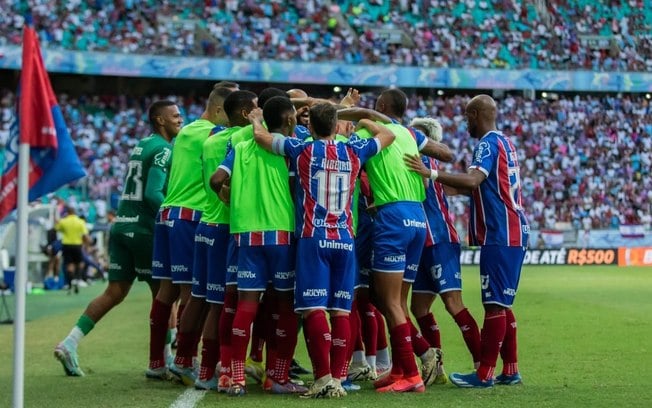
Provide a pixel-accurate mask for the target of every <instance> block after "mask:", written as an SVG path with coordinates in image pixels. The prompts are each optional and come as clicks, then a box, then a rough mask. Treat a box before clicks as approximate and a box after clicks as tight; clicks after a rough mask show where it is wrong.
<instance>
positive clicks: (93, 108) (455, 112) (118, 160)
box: [0, 89, 652, 230]
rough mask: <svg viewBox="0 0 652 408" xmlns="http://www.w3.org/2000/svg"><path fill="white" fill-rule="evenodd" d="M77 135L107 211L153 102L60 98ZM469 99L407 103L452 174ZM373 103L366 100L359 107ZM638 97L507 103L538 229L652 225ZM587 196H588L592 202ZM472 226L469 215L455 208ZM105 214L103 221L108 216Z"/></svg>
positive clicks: (647, 109) (644, 119) (464, 143)
mask: <svg viewBox="0 0 652 408" xmlns="http://www.w3.org/2000/svg"><path fill="white" fill-rule="evenodd" d="M58 98H59V103H60V105H61V107H62V110H63V112H64V116H65V117H66V121H67V123H68V126H69V127H70V133H71V135H72V137H73V139H74V141H75V144H76V146H77V150H78V152H79V155H80V157H81V159H82V161H83V163H84V164H85V166H86V169H87V173H88V179H87V183H86V184H87V186H88V191H87V194H88V197H89V199H91V200H97V201H98V202H102V201H106V200H108V199H110V198H111V195H112V194H113V195H117V194H118V192H119V191H121V189H122V185H121V183H122V181H123V179H124V177H125V171H126V163H127V162H128V157H129V151H130V150H131V148H132V147H133V146H135V145H136V144H137V143H138V141H139V140H140V138H142V137H143V136H144V135H146V134H148V133H149V130H148V127H147V126H148V125H147V117H146V116H147V112H146V108H147V106H148V105H149V103H151V101H152V100H153V99H155V97H154V96H150V97H146V98H135V99H134V98H129V97H126V96H119V97H113V96H92V97H87V96H82V97H71V96H68V95H66V94H59V95H58ZM172 99H174V100H175V101H176V102H177V103H178V104H179V106H180V108H181V109H182V116H183V118H184V121H185V123H189V122H191V121H192V120H194V119H196V118H198V117H199V115H200V114H201V112H202V109H203V106H204V104H205V101H204V100H201V99H192V98H185V97H182V96H175V97H172ZM468 100H469V97H468V96H461V95H456V96H434V97H430V96H429V97H424V96H419V95H417V94H412V95H411V96H410V103H409V106H408V112H407V117H408V118H412V117H416V116H431V117H434V118H437V119H438V120H439V121H440V122H441V124H442V126H443V132H444V139H443V140H444V142H445V143H447V144H448V145H449V146H450V147H451V149H452V150H453V151H454V152H455V153H456V159H457V161H456V163H455V164H454V166H453V167H454V169H455V170H456V171H462V170H463V169H465V168H466V166H467V165H468V163H470V158H471V153H472V145H473V141H472V140H471V139H470V138H469V136H468V133H467V129H466V125H465V122H464V118H463V107H464V105H465V104H466V102H468ZM373 101H374V99H373V97H372V96H369V95H363V97H362V100H361V105H362V106H367V107H370V106H372V104H373ZM0 102H1V103H0V105H1V109H2V111H1V120H2V126H1V127H0V145H2V146H4V145H5V144H6V142H7V138H8V135H9V129H8V127H9V121H10V118H11V107H12V106H13V103H14V94H13V93H11V92H10V91H8V90H6V89H5V90H2V91H0ZM650 105H651V104H650V100H648V99H646V98H644V97H643V96H642V95H641V96H624V97H616V96H614V95H612V96H601V97H595V96H574V97H572V96H564V95H561V96H560V97H559V99H558V100H552V99H545V98H539V99H536V100H528V99H525V98H523V97H521V96H507V97H506V98H505V99H504V100H502V101H500V103H499V105H498V106H499V119H498V120H499V123H500V124H501V126H502V128H503V129H504V131H505V133H507V134H508V135H510V136H513V140H514V142H515V143H516V144H517V145H518V147H519V151H520V153H521V154H523V155H525V157H521V163H522V165H521V172H522V174H521V178H522V183H523V200H524V206H525V209H526V212H527V214H528V220H529V221H530V223H531V226H532V228H533V229H545V228H555V226H556V224H557V223H559V222H562V223H569V224H571V225H572V226H573V228H575V229H578V230H579V229H582V228H584V229H587V228H618V225H620V224H621V223H643V224H644V225H646V226H649V225H650V222H651V221H652V216H651V214H652V211H651V207H652V178H651V177H650V166H651V164H652V137H651V136H652V112H651V109H652V107H651V106H650ZM587 192H591V193H590V194H588V193H587ZM452 202H453V203H455V204H454V213H455V215H456V216H457V217H459V218H460V219H459V221H460V222H462V223H465V222H466V219H465V217H466V215H465V210H464V209H465V205H464V203H463V202H462V201H458V200H453V201H452ZM102 212H104V211H102Z"/></svg>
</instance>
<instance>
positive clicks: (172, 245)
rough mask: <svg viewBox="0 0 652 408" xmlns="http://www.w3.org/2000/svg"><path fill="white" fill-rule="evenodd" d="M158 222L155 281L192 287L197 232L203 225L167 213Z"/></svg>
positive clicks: (154, 259) (163, 213) (154, 260)
mask: <svg viewBox="0 0 652 408" xmlns="http://www.w3.org/2000/svg"><path fill="white" fill-rule="evenodd" d="M165 210H169V209H165ZM156 218H157V219H156V224H155V225H154V254H153V256H152V278H154V279H171V280H172V283H176V284H191V283H192V266H193V261H194V256H193V252H194V243H195V230H196V229H197V224H198V223H199V222H198V221H191V220H184V219H178V218H176V219H175V218H173V216H170V214H168V211H164V210H163V209H161V210H160V211H159V214H158V215H157V217H156Z"/></svg>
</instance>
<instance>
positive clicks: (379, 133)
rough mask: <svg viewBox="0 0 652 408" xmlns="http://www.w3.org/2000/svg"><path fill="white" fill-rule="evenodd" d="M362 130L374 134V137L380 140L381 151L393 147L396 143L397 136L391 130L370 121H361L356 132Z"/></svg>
mask: <svg viewBox="0 0 652 408" xmlns="http://www.w3.org/2000/svg"><path fill="white" fill-rule="evenodd" d="M360 128H365V129H367V130H368V131H370V132H371V133H373V135H374V137H375V138H376V139H378V142H379V143H380V150H382V149H384V148H386V147H387V146H389V145H391V144H392V142H394V139H396V136H395V135H394V133H393V132H392V131H391V130H389V129H388V128H386V127H385V126H383V125H380V124H378V123H376V122H373V121H371V120H369V119H362V120H360V121H359V122H358V126H357V128H356V130H358V129H360Z"/></svg>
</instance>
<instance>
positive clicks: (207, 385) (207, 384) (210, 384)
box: [195, 376, 217, 391]
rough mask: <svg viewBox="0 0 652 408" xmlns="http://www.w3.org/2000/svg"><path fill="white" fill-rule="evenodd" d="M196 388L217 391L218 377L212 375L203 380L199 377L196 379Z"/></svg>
mask: <svg viewBox="0 0 652 408" xmlns="http://www.w3.org/2000/svg"><path fill="white" fill-rule="evenodd" d="M195 389H196V390H203V391H216V390H217V378H215V376H212V377H211V378H209V379H208V380H202V379H200V378H197V379H196V380H195Z"/></svg>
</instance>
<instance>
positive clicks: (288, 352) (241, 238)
mask: <svg viewBox="0 0 652 408" xmlns="http://www.w3.org/2000/svg"><path fill="white" fill-rule="evenodd" d="M283 97H284V98H287V97H286V96H283ZM259 99H260V98H259ZM295 125H296V117H294V116H292V117H289V118H286V121H284V122H283V132H284V134H285V135H292V133H293V131H294V127H295ZM250 132H251V128H249V127H246V128H243V129H242V130H241V131H240V132H238V133H236V134H235V135H233V137H232V143H233V150H232V151H231V152H230V153H229V154H228V155H227V158H226V160H225V161H224V163H223V164H222V165H221V166H220V167H219V169H218V170H217V172H216V173H215V174H214V175H213V176H212V177H211V187H212V188H213V190H215V191H216V192H220V191H221V189H222V186H223V185H224V183H225V182H226V181H227V179H230V202H231V203H232V204H231V214H230V215H231V219H230V222H231V225H230V227H231V234H234V236H235V239H236V242H237V244H238V274H237V285H238V304H237V308H236V313H235V317H234V320H233V326H232V337H231V349H232V362H231V370H232V385H231V387H230V388H229V390H228V392H229V394H230V395H234V396H236V395H243V394H245V393H246V390H245V357H246V353H247V345H248V343H249V337H250V328H251V323H252V322H253V320H254V318H255V316H256V313H257V311H258V304H259V301H260V296H261V294H262V293H263V292H264V291H265V289H266V288H267V285H268V282H269V281H271V282H272V285H273V287H274V290H275V293H276V298H277V302H276V311H277V314H278V315H279V320H278V324H277V327H276V330H275V333H276V347H277V350H276V353H275V354H276V356H275V358H274V361H273V362H270V364H268V365H267V370H268V372H267V379H268V380H269V381H268V382H267V384H264V388H266V389H269V390H270V391H271V392H273V393H300V392H305V390H306V389H305V388H304V387H301V386H297V385H295V384H292V383H291V382H290V381H289V373H288V371H289V367H290V363H291V360H292V356H293V354H294V349H295V346H296V339H297V326H298V319H297V316H296V315H295V314H294V311H293V309H292V303H293V290H294V248H293V246H292V245H291V242H292V232H293V231H294V205H293V203H292V197H291V195H290V181H289V170H288V165H287V163H286V161H285V159H284V158H282V157H279V156H276V155H274V154H272V153H269V152H267V151H265V150H264V149H263V148H261V147H260V146H258V145H257V144H256V142H255V140H253V134H251V133H250ZM238 140H240V142H238Z"/></svg>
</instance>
